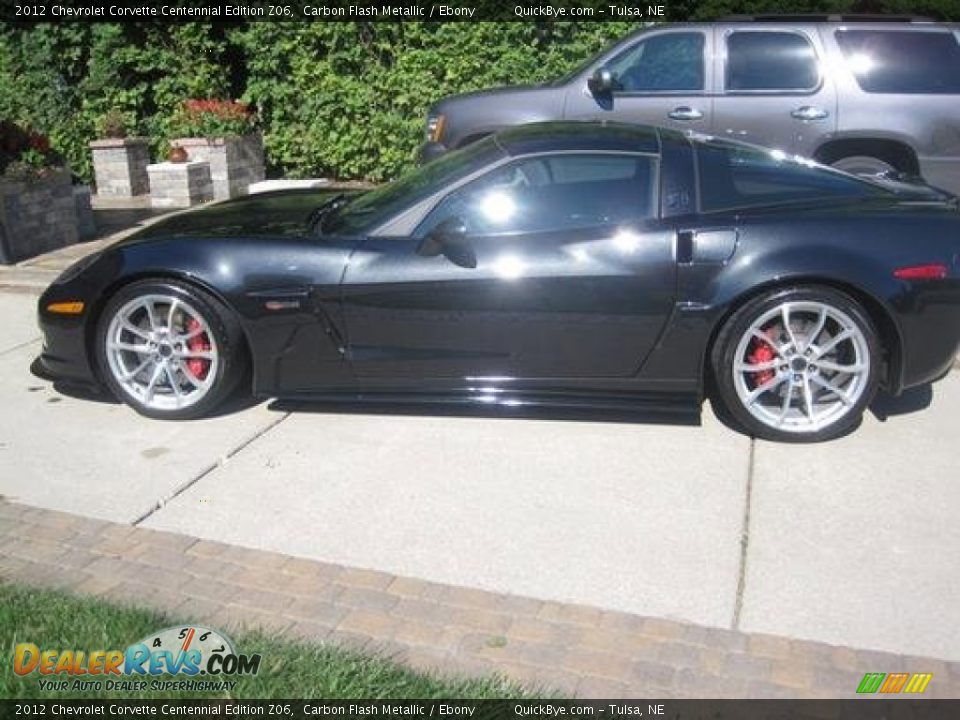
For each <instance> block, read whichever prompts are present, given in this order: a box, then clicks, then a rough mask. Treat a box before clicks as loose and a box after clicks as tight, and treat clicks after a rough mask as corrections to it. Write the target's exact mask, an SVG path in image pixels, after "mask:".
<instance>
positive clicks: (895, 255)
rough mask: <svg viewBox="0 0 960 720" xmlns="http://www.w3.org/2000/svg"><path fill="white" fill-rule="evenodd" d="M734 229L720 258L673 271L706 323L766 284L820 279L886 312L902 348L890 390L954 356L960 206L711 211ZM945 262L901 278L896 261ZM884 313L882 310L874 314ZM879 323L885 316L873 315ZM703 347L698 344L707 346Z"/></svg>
mask: <svg viewBox="0 0 960 720" xmlns="http://www.w3.org/2000/svg"><path fill="white" fill-rule="evenodd" d="M712 222H714V223H716V224H717V225H718V226H724V227H731V226H735V227H737V229H738V245H737V249H736V251H735V253H734V255H733V257H732V258H731V259H730V260H729V261H728V262H727V263H726V264H724V265H717V266H712V267H711V266H706V265H705V266H700V267H697V266H691V267H690V268H688V269H687V270H686V271H685V272H681V275H680V282H681V288H680V296H681V297H685V298H686V299H687V301H688V302H690V303H692V304H694V305H695V306H698V307H702V308H709V309H710V312H711V313H712V320H713V322H714V325H713V330H712V333H713V334H715V332H716V330H717V328H718V327H719V325H720V324H722V322H723V321H724V319H725V318H726V317H727V316H728V315H729V314H730V313H731V312H732V311H733V310H734V309H735V308H736V307H739V306H740V305H742V304H743V303H744V302H746V301H747V300H748V299H749V298H751V297H753V296H755V295H756V294H758V293H759V292H761V291H762V290H763V289H766V288H772V287H778V286H786V285H791V284H797V283H817V282H822V283H827V284H830V285H833V286H837V287H839V288H841V289H842V288H846V289H848V290H850V291H851V292H852V293H853V294H854V295H855V296H860V298H861V299H862V302H863V304H865V305H866V306H867V310H868V311H871V313H872V314H874V315H876V314H877V313H878V312H882V313H883V314H884V315H885V316H886V318H888V319H889V323H890V327H889V330H890V331H891V332H892V333H893V334H894V337H892V338H890V341H891V342H890V343H888V344H892V342H893V341H895V342H896V343H897V344H899V346H900V351H899V352H897V351H896V350H894V349H892V348H890V350H891V357H890V358H889V360H890V362H891V376H890V377H889V378H888V385H889V387H890V389H891V390H892V391H894V392H899V390H901V389H902V388H904V387H909V386H912V385H916V384H920V383H922V382H926V381H929V380H932V379H935V377H936V376H937V375H939V374H941V373H942V371H943V369H944V367H945V365H946V366H947V367H948V366H949V363H951V362H952V359H953V356H954V353H955V352H956V350H957V346H958V342H960V214H958V213H957V212H956V211H946V210H932V209H928V208H913V209H910V208H896V209H887V210H883V211H879V210H878V211H876V212H865V211H863V210H856V209H853V208H851V209H850V210H849V211H846V212H843V211H834V212H826V211H819V212H812V213H808V214H806V215H803V214H797V213H793V214H790V215H780V216H778V215H776V214H773V213H770V214H760V215H754V216H752V217H748V216H726V217H715V218H713V220H712ZM938 262H939V263H944V264H946V265H947V266H948V267H949V268H950V277H949V278H948V279H946V280H942V281H913V282H908V281H903V280H899V279H897V278H895V277H894V275H893V271H894V269H896V268H898V267H903V266H909V265H920V264H926V263H938ZM878 320H882V318H878ZM879 324H882V322H881V323H879ZM706 351H707V347H706V346H705V347H704V352H706Z"/></svg>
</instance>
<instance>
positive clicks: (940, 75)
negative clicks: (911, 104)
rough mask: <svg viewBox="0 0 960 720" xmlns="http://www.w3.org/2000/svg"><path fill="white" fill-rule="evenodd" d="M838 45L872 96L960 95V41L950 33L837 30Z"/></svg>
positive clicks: (861, 87) (857, 77)
mask: <svg viewBox="0 0 960 720" xmlns="http://www.w3.org/2000/svg"><path fill="white" fill-rule="evenodd" d="M836 38H837V44H838V45H839V46H840V51H841V52H842V53H843V58H844V60H846V63H847V66H848V67H849V68H850V70H851V71H852V72H853V75H854V77H856V79H857V84H859V85H860V89H861V90H863V91H864V92H868V93H898V94H901V93H902V94H915V93H926V94H931V95H946V94H956V93H960V42H958V41H957V37H956V36H955V35H954V34H953V33H949V32H917V31H913V32H910V31H896V32H890V31H884V30H838V31H837V33H836Z"/></svg>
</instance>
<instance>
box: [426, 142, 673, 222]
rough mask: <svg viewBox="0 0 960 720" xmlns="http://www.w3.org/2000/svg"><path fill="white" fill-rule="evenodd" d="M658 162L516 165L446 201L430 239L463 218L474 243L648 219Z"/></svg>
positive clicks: (585, 158) (617, 159)
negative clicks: (446, 223)
mask: <svg viewBox="0 0 960 720" xmlns="http://www.w3.org/2000/svg"><path fill="white" fill-rule="evenodd" d="M656 177H657V161H656V158H654V157H652V156H647V155H612V154H579V153H578V154H565V155H546V156H540V157H536V158H530V159H526V160H518V161H516V162H513V163H510V164H509V165H507V166H506V167H502V168H498V169H496V170H493V171H491V172H490V173H489V174H487V175H485V176H483V177H481V178H479V179H477V180H474V181H473V182H471V183H469V184H468V185H466V186H464V187H463V188H460V189H459V190H456V191H454V192H453V193H451V194H450V195H448V196H447V197H446V198H444V199H443V200H442V201H441V202H440V204H439V205H437V207H435V208H434V209H433V210H432V211H431V212H430V214H429V215H428V216H427V217H426V218H425V219H424V221H423V222H422V223H421V224H420V227H419V228H418V229H417V233H416V234H417V235H420V236H422V235H425V234H426V233H428V232H429V231H430V230H432V229H433V228H434V227H436V226H437V225H438V224H440V223H441V222H443V221H444V220H446V219H448V218H451V217H460V218H461V219H462V220H463V221H464V222H465V223H466V226H467V232H469V233H470V234H472V235H509V234H515V233H526V232H542V231H549V230H563V229H571V228H577V227H593V226H602V225H611V224H616V223H620V222H626V221H631V220H640V219H644V218H648V217H651V216H652V215H653V213H654V208H655V207H656V203H655V202H654V194H655V192H656Z"/></svg>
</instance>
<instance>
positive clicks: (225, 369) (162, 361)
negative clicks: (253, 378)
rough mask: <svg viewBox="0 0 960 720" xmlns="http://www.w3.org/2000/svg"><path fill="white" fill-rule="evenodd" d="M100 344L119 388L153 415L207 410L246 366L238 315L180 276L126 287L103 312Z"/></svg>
mask: <svg viewBox="0 0 960 720" xmlns="http://www.w3.org/2000/svg"><path fill="white" fill-rule="evenodd" d="M96 349H97V359H98V362H99V365H100V371H101V375H102V377H103V378H104V380H105V381H106V383H107V385H108V386H109V387H110V389H111V390H112V391H113V393H114V394H115V395H116V396H117V397H118V398H119V399H121V400H123V401H124V402H126V403H127V404H128V405H130V406H131V407H133V408H134V409H135V410H136V411H137V412H139V413H141V414H143V415H147V416H148V417H153V418H160V419H171V420H174V419H187V418H194V417H199V416H201V415H204V414H206V413H208V412H209V411H211V410H212V409H213V408H215V407H216V406H217V405H218V404H220V402H222V401H223V400H224V399H225V398H226V397H227V396H229V394H230V393H231V391H232V390H233V389H234V387H235V386H236V383H237V380H238V379H239V377H240V376H241V374H242V371H243V367H242V355H241V353H240V329H239V325H238V323H237V321H236V318H234V317H233V315H232V313H231V312H230V311H229V310H228V309H227V308H225V307H224V306H223V305H222V303H220V302H219V301H218V300H216V298H214V297H213V296H211V295H210V294H209V293H206V292H203V291H201V290H199V289H197V288H194V287H192V286H190V285H187V284H184V283H180V282H176V281H154V280H146V281H141V282H136V283H133V284H131V285H128V286H126V287H124V288H122V289H121V290H120V291H119V292H118V293H117V294H116V295H115V296H114V297H113V298H112V299H111V300H110V302H109V303H108V304H107V306H106V308H105V309H104V312H103V315H102V316H101V319H100V324H99V327H98V332H97V340H96Z"/></svg>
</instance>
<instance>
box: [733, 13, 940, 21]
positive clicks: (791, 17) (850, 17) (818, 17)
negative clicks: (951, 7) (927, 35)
mask: <svg viewBox="0 0 960 720" xmlns="http://www.w3.org/2000/svg"><path fill="white" fill-rule="evenodd" d="M717 22H843V23H852V22H891V23H893V22H899V23H911V22H915V23H932V22H937V20H936V19H935V18H932V17H926V16H924V15H893V14H889V13H887V14H884V13H850V14H841V13H829V14H827V13H782V14H777V13H762V14H758V15H726V16H725V17H721V18H719V19H718V20H717Z"/></svg>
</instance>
